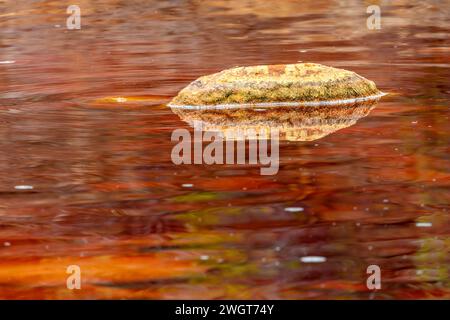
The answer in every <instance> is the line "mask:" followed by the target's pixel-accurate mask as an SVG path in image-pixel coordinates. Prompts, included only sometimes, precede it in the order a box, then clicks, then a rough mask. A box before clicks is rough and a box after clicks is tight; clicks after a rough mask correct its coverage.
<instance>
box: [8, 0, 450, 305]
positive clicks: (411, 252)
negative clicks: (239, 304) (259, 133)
mask: <svg viewBox="0 0 450 320" xmlns="http://www.w3.org/2000/svg"><path fill="white" fill-rule="evenodd" d="M394 3H395V4H387V3H385V2H382V3H381V4H380V6H381V10H382V12H381V19H382V20H381V29H380V30H368V29H367V27H366V19H367V17H368V14H367V13H366V6H367V5H368V4H364V3H363V2H361V1H351V0H349V1H317V0H315V1H287V0H286V1H267V0H265V1H252V0H244V1H242V0H241V1H233V2H229V1H208V3H206V2H204V1H176V2H163V1H161V2H160V1H152V2H151V1H128V2H126V3H125V2H123V1H113V0H110V1H105V0H102V1H95V2H94V1H88V0H79V1H77V4H78V5H79V6H80V8H81V14H82V16H81V30H67V29H66V18H67V17H68V15H67V14H66V4H61V2H60V1H1V2H0V47H1V50H0V61H2V63H0V133H1V135H2V139H1V141H0V197H1V198H0V199H1V201H0V298H7V299H19V298H26V299H29V298H37V299H54V298H60V299H74V298H75V299H78V298H81V299H86V298H158V299H161V298H163V299H168V298H192V299H196V298H214V299H222V298H227V299H234V298H240V299H247V298H258V299H266V298H267V299H317V298H321V299H333V298H338V299H348V298H352V299H372V298H373V299H410V298H447V299H448V298H450V280H449V261H450V258H449V248H450V228H449V210H450V205H449V203H450V192H449V191H450V156H449V154H450V132H449V121H450V109H449V104H448V99H449V96H450V86H449V77H450V58H449V56H450V55H449V53H450V42H449V29H450V26H449V22H448V21H449V11H448V8H449V5H450V2H449V1H440V2H434V1H395V2H394ZM297 61H310V62H316V63H322V64H326V65H330V66H334V67H341V68H345V69H349V70H353V71H356V72H358V73H359V74H361V75H363V76H365V77H367V78H369V79H371V80H373V81H375V82H376V83H377V85H378V87H379V88H380V89H381V90H382V91H384V92H388V93H390V94H389V95H388V96H386V97H384V98H382V99H381V101H380V102H379V103H378V105H377V106H376V108H374V109H373V110H372V111H371V112H370V114H369V115H368V116H367V117H365V118H362V119H360V120H359V121H358V122H357V123H356V124H354V125H353V126H350V127H347V128H344V129H342V130H339V131H336V132H334V133H331V134H329V135H327V136H325V137H323V138H321V139H317V140H314V141H309V142H308V141H303V142H302V141H282V142H281V144H280V169H279V172H278V174H277V175H274V176H261V175H260V171H259V167H257V166H248V165H247V166H246V165H180V166H176V165H174V164H173V163H172V161H171V157H170V154H171V150H172V148H173V146H174V143H173V142H172V141H171V140H170V136H171V133H172V131H173V130H175V129H179V128H186V129H189V130H190V131H191V132H192V130H193V129H192V128H191V127H190V126H189V125H188V124H187V123H185V122H183V121H182V120H181V119H180V118H179V117H178V116H177V115H176V114H174V113H173V112H172V111H171V110H170V109H169V108H167V107H166V106H165V104H166V103H167V102H168V101H170V98H171V97H172V96H174V95H175V94H176V93H177V92H178V90H180V89H181V88H183V87H184V86H185V85H187V84H188V83H189V82H191V81H192V80H194V79H195V78H197V77H199V76H201V75H204V74H209V73H212V72H216V71H219V70H222V69H226V68H230V67H233V66H237V65H257V64H279V63H295V62H297ZM111 97H124V98H127V100H126V101H125V100H123V99H118V100H117V99H116V100H114V99H113V98H111ZM133 97H134V98H133ZM120 101H122V102H120ZM183 184H192V185H193V186H192V187H183V186H182V185H183ZM17 186H30V187H31V186H32V187H33V189H31V188H30V187H28V189H26V188H25V189H24V187H22V189H20V187H19V188H18V189H17V188H15V187H17ZM287 207H301V208H303V209H304V210H303V211H301V212H289V211H286V210H285V208H287ZM306 256H320V257H324V258H325V259H322V262H320V263H305V262H302V260H301V258H302V257H306ZM373 264H375V265H378V266H380V268H381V284H382V288H381V289H380V290H377V291H373V290H369V289H368V288H367V286H366V279H367V277H368V275H367V274H366V269H367V267H368V266H369V265H373ZM69 265H79V266H80V268H81V283H82V284H81V289H80V290H69V289H68V288H67V287H66V279H67V277H68V276H69V275H68V274H66V268H67V267H68V266H69Z"/></svg>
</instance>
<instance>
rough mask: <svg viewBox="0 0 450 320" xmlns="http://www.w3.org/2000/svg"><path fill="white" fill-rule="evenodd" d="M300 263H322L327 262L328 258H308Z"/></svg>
mask: <svg viewBox="0 0 450 320" xmlns="http://www.w3.org/2000/svg"><path fill="white" fill-rule="evenodd" d="M300 261H301V262H303V263H322V262H325V261H327V258H325V257H321V256H306V257H301V258H300Z"/></svg>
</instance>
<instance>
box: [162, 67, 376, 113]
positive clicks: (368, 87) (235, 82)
mask: <svg viewBox="0 0 450 320" xmlns="http://www.w3.org/2000/svg"><path fill="white" fill-rule="evenodd" d="M380 95H382V93H381V92H380V91H379V90H378V89H377V87H376V85H375V83H374V82H373V81H370V80H368V79H366V78H364V77H362V76H360V75H358V74H357V73H355V72H352V71H348V70H344V69H337V68H332V67H327V66H324V65H321V64H316V63H298V64H286V65H284V64H283V65H269V66H252V67H237V68H232V69H227V70H224V71H221V72H218V73H214V74H211V75H207V76H203V77H200V78H198V79H197V80H195V81H193V82H192V83H190V84H189V85H188V86H187V87H185V88H184V89H183V90H181V91H180V92H179V93H178V95H177V96H176V97H175V98H174V99H173V100H172V101H171V102H170V104H169V105H170V106H216V105H240V104H271V103H299V104H302V103H306V104H307V103H311V102H312V103H316V102H319V103H320V102H337V103H338V102H339V101H342V100H351V99H359V98H369V99H370V98H371V97H376V98H378V97H379V96H380ZM344 102H345V101H344ZM347 102H348V101H347Z"/></svg>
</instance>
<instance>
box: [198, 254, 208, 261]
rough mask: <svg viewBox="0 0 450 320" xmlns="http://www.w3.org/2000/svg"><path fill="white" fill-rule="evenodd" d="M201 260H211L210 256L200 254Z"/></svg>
mask: <svg viewBox="0 0 450 320" xmlns="http://www.w3.org/2000/svg"><path fill="white" fill-rule="evenodd" d="M200 260H202V261H207V260H209V256H207V255H202V256H200Z"/></svg>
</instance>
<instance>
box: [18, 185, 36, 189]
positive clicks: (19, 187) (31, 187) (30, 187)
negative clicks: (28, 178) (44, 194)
mask: <svg viewBox="0 0 450 320" xmlns="http://www.w3.org/2000/svg"><path fill="white" fill-rule="evenodd" d="M33 188H34V187H33V186H28V185H19V186H15V187H14V189H16V190H33Z"/></svg>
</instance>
